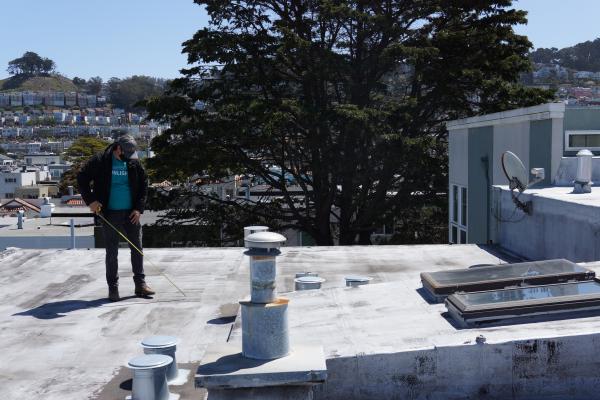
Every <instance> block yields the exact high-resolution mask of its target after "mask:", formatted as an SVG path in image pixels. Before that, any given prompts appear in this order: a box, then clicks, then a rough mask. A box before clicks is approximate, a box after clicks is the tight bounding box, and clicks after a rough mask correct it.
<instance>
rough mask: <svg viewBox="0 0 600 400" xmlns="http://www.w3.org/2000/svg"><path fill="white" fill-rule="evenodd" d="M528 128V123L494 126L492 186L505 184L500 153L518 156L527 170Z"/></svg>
mask: <svg viewBox="0 0 600 400" xmlns="http://www.w3.org/2000/svg"><path fill="white" fill-rule="evenodd" d="M529 127H530V122H529V121H524V122H517V123H512V124H502V125H496V126H494V152H493V157H492V159H491V160H490V163H491V166H492V168H491V169H492V184H493V185H500V184H503V183H506V176H504V171H503V170H502V163H501V161H500V160H501V157H502V153H504V152H505V151H507V150H510V151H512V152H513V153H515V154H516V155H517V156H519V158H521V160H522V161H523V163H524V164H525V168H529V165H528V164H529V149H530V146H529V142H530V138H529V129H530V128H529Z"/></svg>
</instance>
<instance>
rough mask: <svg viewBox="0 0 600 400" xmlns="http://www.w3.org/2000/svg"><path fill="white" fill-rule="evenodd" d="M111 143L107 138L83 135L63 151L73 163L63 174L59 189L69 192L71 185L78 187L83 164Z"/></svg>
mask: <svg viewBox="0 0 600 400" xmlns="http://www.w3.org/2000/svg"><path fill="white" fill-rule="evenodd" d="M109 144H110V143H108V142H107V141H105V140H102V139H99V138H96V137H91V136H87V137H86V136H83V137H80V138H78V139H77V140H75V142H73V144H72V145H71V146H70V147H69V148H68V149H67V150H65V152H64V153H63V157H64V159H65V160H66V161H69V162H71V163H73V165H72V167H71V168H70V169H69V170H68V171H65V173H64V174H63V175H62V177H61V179H60V182H59V191H60V192H61V193H63V194H64V193H67V188H68V187H69V186H73V187H74V188H76V189H77V187H78V185H77V174H78V173H79V171H80V170H81V167H82V166H83V164H84V163H85V162H86V161H87V160H88V159H89V158H90V157H92V156H93V155H95V154H96V153H100V152H102V151H104V150H105V149H106V147H107V146H108V145H109Z"/></svg>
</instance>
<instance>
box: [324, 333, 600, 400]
mask: <svg viewBox="0 0 600 400" xmlns="http://www.w3.org/2000/svg"><path fill="white" fill-rule="evenodd" d="M475 335H476V331H474V339H475ZM474 342H475V340H473V343H469V344H465V345H463V346H453V347H435V348H433V349H429V350H420V351H409V352H401V353H395V354H381V355H360V354H359V355H357V356H355V357H340V358H332V359H329V360H327V370H328V379H327V381H326V382H325V383H324V384H323V385H322V386H320V387H317V388H315V393H314V398H315V400H320V399H328V400H331V399H339V400H342V399H344V400H345V399H427V400H437V399H439V400H453V399H456V400H458V399H499V400H500V399H502V400H505V399H527V400H535V399H540V400H541V399H544V400H548V399H571V400H573V399H581V400H590V399H597V398H600V395H599V394H598V389H597V388H598V385H600V376H599V375H598V373H597V370H598V363H599V361H598V354H600V334H593V335H583V336H568V337H556V338H551V339H536V340H527V341H513V342H506V343H497V344H487V343H485V344H474Z"/></svg>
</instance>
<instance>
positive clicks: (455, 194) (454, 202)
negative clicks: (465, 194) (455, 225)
mask: <svg viewBox="0 0 600 400" xmlns="http://www.w3.org/2000/svg"><path fill="white" fill-rule="evenodd" d="M452 221H454V222H458V186H456V185H452Z"/></svg>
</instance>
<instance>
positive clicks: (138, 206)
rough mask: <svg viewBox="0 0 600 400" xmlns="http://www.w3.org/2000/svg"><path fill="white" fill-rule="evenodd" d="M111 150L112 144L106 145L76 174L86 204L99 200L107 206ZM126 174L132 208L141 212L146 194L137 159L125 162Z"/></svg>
mask: <svg viewBox="0 0 600 400" xmlns="http://www.w3.org/2000/svg"><path fill="white" fill-rule="evenodd" d="M112 150H113V146H112V145H111V146H108V148H107V149H106V150H105V151H104V152H103V153H98V154H96V155H95V156H94V157H92V158H90V159H89V160H88V161H87V162H86V163H85V165H84V166H83V167H82V168H81V171H80V172H79V174H77V184H78V185H79V191H80V192H81V197H83V201H85V204H87V205H90V204H91V203H93V202H94V201H99V202H100V204H102V207H103V208H106V207H108V199H109V197H110V184H111V180H112V157H113V155H112ZM127 175H128V177H129V189H130V190H131V204H132V205H133V209H134V210H138V211H139V212H140V213H143V212H144V206H145V203H146V196H147V195H148V176H147V175H146V171H144V168H143V167H142V165H141V164H140V162H139V161H138V160H130V161H129V162H127Z"/></svg>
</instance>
